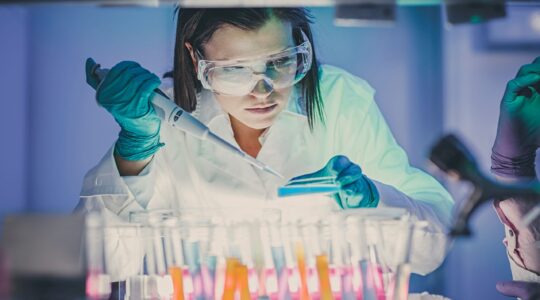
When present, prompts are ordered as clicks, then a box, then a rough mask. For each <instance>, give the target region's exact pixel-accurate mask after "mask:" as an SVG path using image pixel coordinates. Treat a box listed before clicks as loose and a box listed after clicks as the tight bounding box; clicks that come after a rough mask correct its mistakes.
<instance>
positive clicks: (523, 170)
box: [491, 57, 540, 177]
mask: <svg viewBox="0 0 540 300" xmlns="http://www.w3.org/2000/svg"><path fill="white" fill-rule="evenodd" d="M539 146H540V57H537V58H536V59H535V60H534V62H533V63H532V64H528V65H524V66H522V67H521V68H520V69H519V72H518V74H517V75H516V78H514V79H512V80H510V81H509V82H508V84H507V86H506V91H505V93H504V96H503V99H502V101H501V106H500V114H499V125H498V128H497V137H496V139H495V143H494V145H493V148H492V154H491V170H492V172H493V173H494V174H497V175H502V176H507V177H508V176H511V177H535V176H536V175H535V171H534V160H535V152H536V149H537V148H538V147H539Z"/></svg>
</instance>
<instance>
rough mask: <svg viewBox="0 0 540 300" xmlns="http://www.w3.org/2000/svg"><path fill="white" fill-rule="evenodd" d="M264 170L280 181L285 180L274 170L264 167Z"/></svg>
mask: <svg viewBox="0 0 540 300" xmlns="http://www.w3.org/2000/svg"><path fill="white" fill-rule="evenodd" d="M264 170H265V171H266V172H268V173H270V174H273V175H275V176H277V177H279V178H281V179H285V177H284V176H283V175H281V174H280V173H279V172H277V171H276V170H274V169H272V168H270V167H269V166H264Z"/></svg>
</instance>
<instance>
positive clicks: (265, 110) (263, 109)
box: [246, 104, 277, 114]
mask: <svg viewBox="0 0 540 300" xmlns="http://www.w3.org/2000/svg"><path fill="white" fill-rule="evenodd" d="M276 107H277V104H272V105H270V106H266V107H261V108H246V110H247V111H249V112H251V113H254V114H266V113H269V112H271V111H273V110H274V109H275V108H276Z"/></svg>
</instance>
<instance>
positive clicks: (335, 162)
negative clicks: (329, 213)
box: [291, 155, 379, 208]
mask: <svg viewBox="0 0 540 300" xmlns="http://www.w3.org/2000/svg"><path fill="white" fill-rule="evenodd" d="M327 176H335V177H336V182H337V183H338V184H339V185H340V186H341V189H340V191H339V193H336V194H334V198H335V200H336V202H337V203H338V204H339V206H341V208H359V207H376V206H377V205H378V204H379V192H378V191H377V188H376V187H375V185H374V184H373V182H372V181H371V180H370V179H369V178H368V177H367V176H366V175H364V174H363V173H362V169H361V168H360V166H358V165H357V164H355V163H353V162H351V161H350V160H349V159H348V158H347V157H346V156H343V155H336V156H334V157H332V158H331V159H330V160H329V161H328V163H327V164H326V166H324V168H322V169H320V170H319V171H316V172H314V173H310V174H305V175H302V176H298V177H295V178H293V179H291V181H292V180H297V179H307V178H318V177H327Z"/></svg>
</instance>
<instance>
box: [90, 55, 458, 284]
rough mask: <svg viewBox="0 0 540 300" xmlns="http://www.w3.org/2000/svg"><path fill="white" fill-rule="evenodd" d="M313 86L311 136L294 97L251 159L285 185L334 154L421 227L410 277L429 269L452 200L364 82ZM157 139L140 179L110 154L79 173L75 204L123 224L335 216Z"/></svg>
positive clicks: (174, 133) (202, 150)
mask: <svg viewBox="0 0 540 300" xmlns="http://www.w3.org/2000/svg"><path fill="white" fill-rule="evenodd" d="M320 87H321V95H322V99H323V101H324V112H325V117H326V124H325V126H323V125H321V124H317V125H316V126H315V129H314V131H313V132H312V131H310V129H309V126H308V122H307V118H306V116H305V114H304V113H302V109H301V107H302V105H301V103H302V99H297V97H296V96H293V97H291V98H292V99H291V100H290V103H289V109H288V110H286V111H283V112H282V113H281V114H280V115H279V116H278V118H277V120H276V121H275V123H274V124H273V125H272V126H271V127H270V128H269V129H268V130H267V132H265V133H264V134H263V136H262V137H261V143H262V149H261V151H260V153H259V155H258V156H257V159H259V160H261V161H262V162H264V163H266V164H268V165H269V166H271V167H272V168H273V169H275V170H277V171H278V172H280V173H281V174H283V175H284V176H285V177H286V179H289V178H292V177H294V176H298V175H301V174H305V173H310V172H313V171H316V170H318V169H320V168H322V167H323V166H324V165H325V164H326V163H327V162H328V160H329V159H330V158H332V157H333V156H335V155H338V154H341V155H345V156H347V157H348V158H349V159H350V160H351V161H353V162H355V163H356V164H358V165H359V166H360V167H361V168H362V170H363V172H364V173H365V174H366V175H367V176H368V177H369V178H370V179H372V180H373V182H374V184H375V186H376V187H377V189H378V191H379V194H380V202H379V206H380V207H401V208H405V209H406V210H407V211H408V212H410V214H411V215H412V216H413V218H415V219H420V220H426V221H427V222H428V223H429V226H428V228H427V229H426V230H422V231H418V232H416V233H415V234H414V240H413V243H412V244H413V245H414V246H415V248H414V251H413V254H412V270H413V272H416V273H419V274H426V273H429V272H431V271H433V270H434V269H435V268H436V267H438V266H439V265H440V263H441V262H442V261H443V259H444V256H445V254H446V250H447V242H446V238H445V234H444V232H445V231H446V228H447V227H448V225H449V223H450V215H451V210H452V207H453V201H452V199H451V196H450V195H449V194H448V192H447V191H446V190H445V189H444V188H443V187H442V186H441V185H440V184H439V183H438V182H437V181H436V180H435V179H433V178H432V177H431V176H429V175H427V174H426V173H424V172H422V171H420V170H418V169H416V168H413V167H411V166H410V165H409V163H408V159H407V155H406V154H405V152H404V151H403V149H402V148H401V147H400V146H399V145H398V144H397V143H396V141H395V139H394V137H393V136H392V133H391V132H390V129H389V128H388V126H387V124H386V122H385V120H384V118H383V116H382V115H381V113H380V111H379V109H378V107H377V104H376V103H375V101H374V93H375V92H374V90H373V89H372V88H371V87H370V86H369V85H368V83H366V82H365V81H363V80H362V79H359V78H357V77H355V76H353V75H351V74H349V73H347V72H345V71H343V70H341V69H338V68H336V67H331V66H323V67H322V68H321V86H320ZM293 94H294V95H296V93H293ZM199 96H200V97H199V103H198V105H197V109H196V111H195V112H194V113H193V115H194V116H195V117H197V118H198V119H199V120H201V121H202V122H203V123H205V124H206V125H207V126H208V127H209V128H210V130H212V131H213V132H214V133H216V134H217V135H219V136H221V137H222V138H224V139H226V140H228V141H229V142H231V143H233V144H236V142H235V140H234V137H233V132H232V129H231V126H230V122H229V119H228V116H227V115H226V114H225V113H224V112H223V111H222V110H221V109H220V107H219V105H218V103H217V102H216V100H215V99H214V98H213V96H212V94H211V93H210V92H208V91H203V92H202V93H201V94H200V95H199ZM161 141H162V142H163V143H165V146H164V147H163V148H161V149H160V150H159V151H158V152H157V153H156V154H155V155H154V158H153V159H152V161H151V163H150V164H149V165H148V166H147V167H146V168H145V169H144V170H143V171H142V173H141V174H140V175H139V176H125V177H122V176H120V175H119V173H118V170H117V167H116V165H115V161H114V158H113V153H112V149H111V150H109V152H107V154H106V155H105V157H104V158H103V159H102V160H101V162H99V164H98V165H97V166H96V167H95V168H93V169H92V170H90V171H89V172H88V174H87V175H86V177H85V179H84V184H83V187H82V192H81V205H82V204H84V203H85V202H88V201H90V200H92V201H94V202H98V203H100V204H101V205H103V206H104V207H105V208H106V210H107V213H108V214H109V215H110V216H119V217H120V219H123V220H126V219H127V218H128V215H129V212H131V211H141V210H148V209H158V208H172V209H188V208H197V207H199V208H201V207H232V206H233V207H266V206H278V207H281V208H284V210H283V211H284V213H285V214H287V213H302V212H303V213H308V214H317V213H326V212H328V211H329V210H332V209H337V208H338V207H337V205H336V204H335V203H334V202H333V201H332V200H331V199H330V198H324V199H316V198H313V199H311V200H303V201H294V200H291V199H279V198H277V197H276V189H277V187H278V186H279V185H282V184H284V183H285V182H286V179H285V180H281V179H279V178H277V177H274V176H272V175H269V174H266V173H264V172H261V171H259V170H257V169H254V168H253V167H252V166H251V165H249V164H247V163H245V162H244V161H243V160H241V159H240V158H238V157H236V156H234V155H232V154H230V153H228V152H225V151H224V150H222V149H220V148H218V147H216V146H215V145H214V144H211V143H208V142H204V141H200V140H198V139H196V138H193V137H191V136H186V135H185V134H183V133H181V132H180V131H178V130H176V129H174V128H172V127H170V126H168V125H165V124H163V125H162V126H161ZM306 201H310V202H306ZM299 203H300V204H299ZM306 204H308V206H307V207H306V206H305V205H306ZM300 205H303V206H300ZM292 207H296V208H297V209H292ZM386 239H388V240H389V241H392V240H393V239H395V237H393V236H391V235H389V236H387V237H386Z"/></svg>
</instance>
